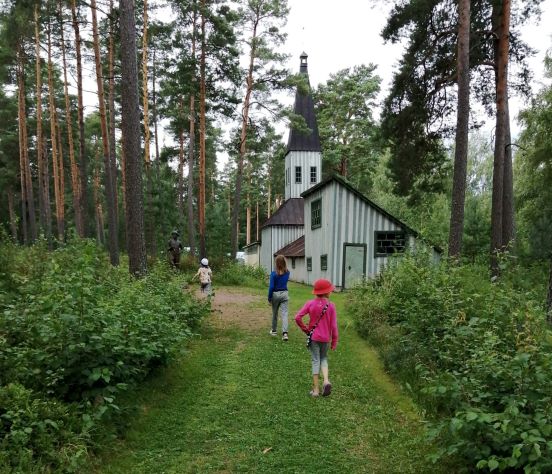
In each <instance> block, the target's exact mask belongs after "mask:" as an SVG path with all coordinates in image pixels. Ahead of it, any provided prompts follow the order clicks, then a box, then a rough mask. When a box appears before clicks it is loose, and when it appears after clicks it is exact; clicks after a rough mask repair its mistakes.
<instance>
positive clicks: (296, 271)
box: [286, 257, 307, 283]
mask: <svg viewBox="0 0 552 474" xmlns="http://www.w3.org/2000/svg"><path fill="white" fill-rule="evenodd" d="M286 261H287V266H288V270H289V271H290V276H289V279H290V280H292V281H296V282H297V283H306V281H307V280H306V278H307V266H306V264H305V259H304V258H303V257H295V268H291V258H287V259H286Z"/></svg>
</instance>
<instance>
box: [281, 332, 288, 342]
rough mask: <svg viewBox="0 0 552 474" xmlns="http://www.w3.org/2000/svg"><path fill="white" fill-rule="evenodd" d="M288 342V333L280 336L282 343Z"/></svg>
mask: <svg viewBox="0 0 552 474" xmlns="http://www.w3.org/2000/svg"><path fill="white" fill-rule="evenodd" d="M287 340H288V333H287V332H285V333H283V334H282V341H287Z"/></svg>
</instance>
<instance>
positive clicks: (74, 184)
mask: <svg viewBox="0 0 552 474" xmlns="http://www.w3.org/2000/svg"><path fill="white" fill-rule="evenodd" d="M59 13H60V18H62V23H61V27H60V31H61V53H62V59H63V90H64V95H65V125H66V127H67V139H68V146H69V163H70V164H71V188H72V191H73V212H74V214H75V227H76V229H77V235H78V236H79V237H80V238H84V237H85V234H84V221H83V216H82V208H81V205H82V199H81V195H80V192H81V191H80V190H81V177H80V172H79V167H78V164H77V161H76V159H75V144H74V141H73V118H72V114H71V101H70V100H69V86H68V82H67V57H66V49H65V33H64V26H63V4H62V2H61V1H60V2H59Z"/></svg>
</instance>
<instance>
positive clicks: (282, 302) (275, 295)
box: [268, 255, 289, 341]
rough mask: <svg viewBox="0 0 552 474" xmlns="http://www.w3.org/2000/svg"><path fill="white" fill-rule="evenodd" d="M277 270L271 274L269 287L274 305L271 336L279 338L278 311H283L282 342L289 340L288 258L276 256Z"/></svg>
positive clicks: (269, 299)
mask: <svg viewBox="0 0 552 474" xmlns="http://www.w3.org/2000/svg"><path fill="white" fill-rule="evenodd" d="M274 263H275V264H276V270H275V271H273V272H272V273H271V274H270V284H269V286H268V302H269V303H270V304H271V305H272V330H271V331H270V335H271V336H277V335H278V333H277V332H276V329H277V326H278V309H279V308H281V309H282V341H287V340H288V301H289V297H288V289H287V282H288V279H289V270H288V269H287V263H286V258H285V257H284V256H283V255H276V259H275V260H274Z"/></svg>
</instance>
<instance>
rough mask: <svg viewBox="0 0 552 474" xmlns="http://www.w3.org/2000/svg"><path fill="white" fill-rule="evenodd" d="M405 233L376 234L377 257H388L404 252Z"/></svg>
mask: <svg viewBox="0 0 552 474" xmlns="http://www.w3.org/2000/svg"><path fill="white" fill-rule="evenodd" d="M404 249H405V235H404V232H396V231H385V232H380V231H377V232H376V257H386V256H387V255H392V254H394V253H399V252H404Z"/></svg>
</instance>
